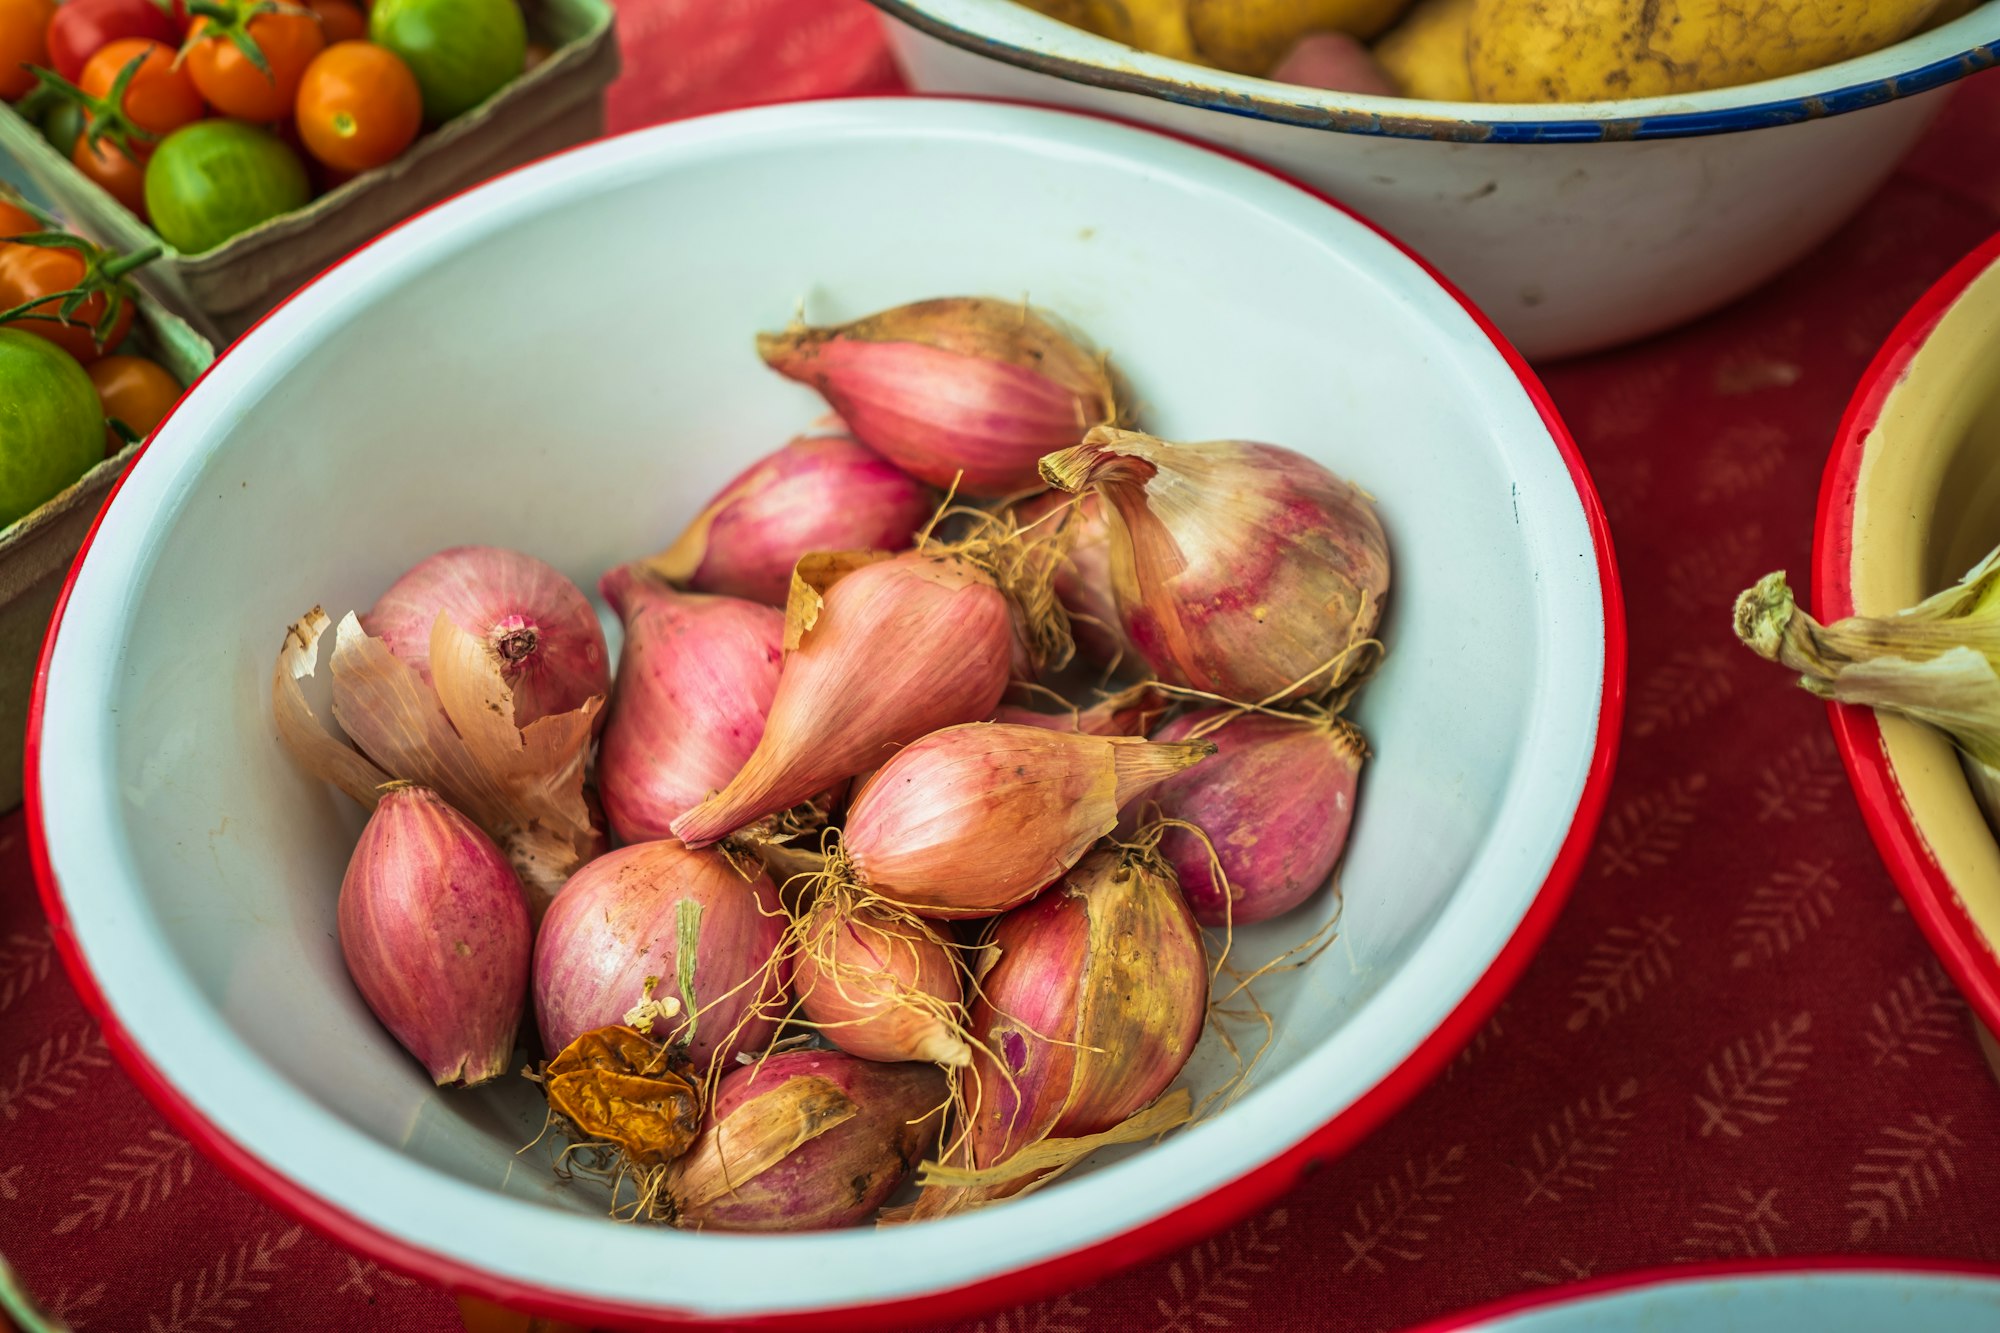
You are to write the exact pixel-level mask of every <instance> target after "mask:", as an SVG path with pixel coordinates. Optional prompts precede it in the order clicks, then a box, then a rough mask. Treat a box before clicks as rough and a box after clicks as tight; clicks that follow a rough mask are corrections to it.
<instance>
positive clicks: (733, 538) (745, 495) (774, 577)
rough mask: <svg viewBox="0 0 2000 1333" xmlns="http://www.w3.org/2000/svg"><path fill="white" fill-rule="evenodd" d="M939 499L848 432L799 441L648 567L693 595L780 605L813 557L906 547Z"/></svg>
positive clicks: (728, 489)
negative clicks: (802, 561) (804, 559)
mask: <svg viewBox="0 0 2000 1333" xmlns="http://www.w3.org/2000/svg"><path fill="white" fill-rule="evenodd" d="M934 507H935V502H934V501H933V499H932V498H931V493H930V491H929V490H928V489H927V488H926V487H925V486H924V485H923V483H921V482H919V481H918V480H917V479H916V478H914V477H912V476H910V475H909V474H907V473H905V472H904V471H902V470H901V469H900V468H898V467H896V466H895V464H893V463H891V462H889V461H888V460H887V459H885V458H883V457H882V456H881V455H879V454H877V453H875V452H874V451H873V450H870V449H867V448H865V447H864V446H862V445H860V444H857V443H855V441H854V440H852V439H851V438H849V437H848V436H846V435H802V436H800V437H799V438H797V439H795V440H793V441H792V442H791V443H790V444H787V445H786V446H785V447H784V448H782V449H779V450H777V451H776V452H775V453H772V454H769V455H766V456H765V457H763V458H760V459H758V460H757V461H756V462H755V463H752V464H751V465H750V466H749V467H747V468H745V469H744V470H743V471H742V472H741V473H740V474H739V475H738V476H737V477H736V478H735V479H734V480H732V481H731V482H730V483H729V484H728V485H727V486H725V487H723V488H722V491H721V493H720V494H718V495H717V496H716V497H715V498H714V499H713V500H711V501H709V502H708V504H707V505H706V506H705V507H704V508H703V509H702V511H701V513H700V514H698V515H696V516H695V519H694V521H693V522H692V523H690V524H689V525H688V527H687V530H686V531H684V532H682V533H681V535H680V537H679V538H678V539H677V540H676V541H675V542H674V544H673V545H672V546H670V547H668V548H667V549H666V550H665V551H664V552H662V553H661V554H660V555H658V556H655V557H654V558H653V559H652V560H651V561H649V562H647V563H648V565H649V566H650V567H651V568H652V569H653V570H654V571H655V572H657V573H659V574H661V575H664V576H665V577H666V578H668V579H670V580H672V581H673V582H675V583H678V584H681V585H683V586H685V587H687V588H689V589H691V590H693V591H695V592H707V593H718V594H721V595H723V596H727V597H741V598H744V599H746V600H748V601H752V602H762V603H765V604H766V605H769V606H779V607H781V606H783V605H784V604H785V599H786V597H787V596H788V595H789V594H790V592H791V587H792V567H793V566H794V565H796V564H797V563H798V561H799V557H800V556H802V555H806V554H809V553H810V552H813V551H866V550H878V551H901V550H904V549H906V548H907V547H908V546H909V545H910V543H911V541H912V540H913V539H914V537H915V536H916V533H917V531H918V529H920V528H922V527H923V525H924V523H925V521H926V520H927V519H929V517H930V515H931V511H932V509H933V508H934Z"/></svg>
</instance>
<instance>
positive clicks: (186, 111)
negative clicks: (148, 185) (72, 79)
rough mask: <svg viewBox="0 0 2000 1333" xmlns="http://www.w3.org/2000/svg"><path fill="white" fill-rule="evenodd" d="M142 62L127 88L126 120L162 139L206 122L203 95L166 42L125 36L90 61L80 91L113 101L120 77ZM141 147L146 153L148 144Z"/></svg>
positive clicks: (124, 106) (79, 85) (85, 67)
mask: <svg viewBox="0 0 2000 1333" xmlns="http://www.w3.org/2000/svg"><path fill="white" fill-rule="evenodd" d="M142 57H143V63H141V64H140V66H139V70H138V72H137V73H136V74H134V75H133V76H132V81H131V83H129V84H127V85H126V88H125V100H124V101H123V102H122V103H121V104H120V106H121V109H122V110H123V111H124V112H125V116H126V118H127V119H128V120H130V121H131V122H132V123H133V124H134V125H137V126H138V127H139V128H140V129H142V130H145V131H146V132H147V133H149V134H157V135H162V136H164V135H167V134H171V133H172V132H173V131H175V130H177V129H179V128H180V127H181V126H183V125H185V124H187V123H188V122H189V121H193V120H200V119H201V117H202V113H203V112H204V111H206V110H207V108H206V107H204V106H203V105H202V104H201V94H200V93H199V92H198V91H196V89H195V86H194V80H192V79H190V78H189V77H188V73H187V70H185V69H183V68H181V67H180V66H178V65H177V64H175V62H174V49H173V48H172V47H171V46H168V45H166V44H165V43H164V42H154V41H148V40H147V39H146V38H144V37H124V38H120V39H119V40H118V41H115V42H111V43H108V44H107V45H105V46H104V47H102V48H101V49H99V51H98V52H97V54H96V55H94V56H92V57H91V58H90V59H89V60H87V61H85V62H84V66H83V73H82V75H80V76H79V77H78V79H77V86H78V87H80V88H82V89H83V90H84V91H85V92H86V93H89V94H90V95H91V96H92V97H98V98H103V97H109V96H110V95H111V89H112V85H114V84H115V83H117V82H118V76H119V74H120V73H122V72H123V71H124V69H125V67H126V66H127V65H129V64H131V63H132V62H133V61H134V60H135V59H141V58H142ZM138 147H139V148H140V151H141V153H142V154H143V152H144V145H143V144H141V145H138Z"/></svg>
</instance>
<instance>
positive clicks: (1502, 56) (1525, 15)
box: [1467, 0, 1940, 102]
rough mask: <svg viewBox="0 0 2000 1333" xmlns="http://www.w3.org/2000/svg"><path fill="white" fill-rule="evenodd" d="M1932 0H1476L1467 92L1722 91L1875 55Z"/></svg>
mask: <svg viewBox="0 0 2000 1333" xmlns="http://www.w3.org/2000/svg"><path fill="white" fill-rule="evenodd" d="M1939 3H1940V0H1474V2H1473V12H1472V23H1471V36H1470V40H1469V42H1468V46H1467V51H1468V59H1469V62H1470V66H1471V71H1472V88H1473V92H1474V93H1475V94H1476V95H1477V96H1478V97H1479V98H1480V99H1481V100H1482V101H1491V102H1590V101H1598V100H1601V99H1608V98H1618V97H1655V96H1659V95H1662V94H1666V93H1688V92H1697V91H1699V90H1701V89H1704V88H1727V87H1730V86H1732V85H1735V84H1739V83H1754V82H1755V81H1757V80H1758V79H1770V78H1776V77H1778V76H1780V75H1784V74H1795V73H1798V72H1799V71H1801V70H1808V69H1817V68H1819V67H1820V66H1822V65H1830V64H1833V63H1834V62H1836V61H1840V60H1846V59H1848V58H1849V57H1851V56H1857V55H1861V54H1863V53H1865V52H1868V51H1874V50H1878V49H1880V48H1881V47H1884V46H1888V45H1889V44H1891V43H1892V42H1899V41H1901V40H1902V39H1903V38H1905V37H1907V36H1909V35H1910V34H1911V33H1913V32H1915V31H1916V30H1917V29H1918V28H1920V27H1922V26H1923V25H1924V23H1925V22H1926V21H1927V20H1928V19H1929V18H1930V17H1931V14H1932V13H1933V12H1934V11H1935V10H1936V9H1937V8H1938V5H1939Z"/></svg>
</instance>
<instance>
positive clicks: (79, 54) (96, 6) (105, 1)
mask: <svg viewBox="0 0 2000 1333" xmlns="http://www.w3.org/2000/svg"><path fill="white" fill-rule="evenodd" d="M125 37H144V38H146V39H148V40H150V41H155V42H160V43H162V44H163V45H166V46H169V47H178V46H179V45H180V44H181V30H180V28H179V27H177V26H176V25H175V24H174V21H173V20H172V19H170V18H168V17H167V15H166V13H165V12H164V11H162V10H161V9H160V7H159V6H158V5H156V4H154V3H153V0H69V2H68V3H67V4H65V5H64V6H63V7H62V8H60V9H58V10H57V11H56V16H55V17H54V18H52V19H50V20H49V64H50V66H51V67H52V68H53V69H54V70H55V72H56V73H58V74H60V75H62V76H63V77H64V78H65V79H68V80H70V81H71V82H75V81H76V79H77V78H78V76H80V75H81V74H82V73H83V67H84V65H85V64H86V63H88V61H89V60H90V58H91V57H92V56H94V55H96V54H97V53H98V52H99V51H102V50H103V49H104V48H105V47H107V46H109V45H110V44H111V43H113V42H115V41H118V40H119V39H121V38H125Z"/></svg>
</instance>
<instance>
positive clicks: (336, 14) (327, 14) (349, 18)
mask: <svg viewBox="0 0 2000 1333" xmlns="http://www.w3.org/2000/svg"><path fill="white" fill-rule="evenodd" d="M306 8H307V9H310V10H311V11H312V12H313V13H315V14H317V15H319V31H320V36H322V37H324V38H325V39H326V44H327V45H328V46H332V45H333V44H334V43H336V42H365V41H367V40H368V11H367V10H365V9H363V8H362V7H361V6H360V5H358V4H356V3H354V0H306Z"/></svg>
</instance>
